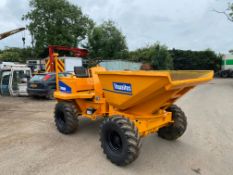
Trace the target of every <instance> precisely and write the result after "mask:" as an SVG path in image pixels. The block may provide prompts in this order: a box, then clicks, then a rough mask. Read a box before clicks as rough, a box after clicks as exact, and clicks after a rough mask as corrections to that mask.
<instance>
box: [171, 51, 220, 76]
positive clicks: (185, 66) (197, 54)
mask: <svg viewBox="0 0 233 175" xmlns="http://www.w3.org/2000/svg"><path fill="white" fill-rule="evenodd" d="M170 54H171V56H172V58H173V62H174V69H176V70H214V71H215V72H218V71H219V70H220V69H221V62H222V55H217V54H216V53H215V52H214V51H212V50H210V49H207V50H204V51H191V50H176V49H172V50H170Z"/></svg>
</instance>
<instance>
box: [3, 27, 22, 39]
mask: <svg viewBox="0 0 233 175" xmlns="http://www.w3.org/2000/svg"><path fill="white" fill-rule="evenodd" d="M24 30H25V28H24V27H21V28H18V29H14V30H11V31H8V32H4V33H1V34H0V40H2V39H4V38H6V37H8V36H10V35H14V34H15V33H18V32H21V31H24Z"/></svg>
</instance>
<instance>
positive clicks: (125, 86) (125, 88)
mask: <svg viewBox="0 0 233 175" xmlns="http://www.w3.org/2000/svg"><path fill="white" fill-rule="evenodd" d="M113 89H114V91H118V92H122V93H126V94H132V86H131V84H129V83H121V82H113Z"/></svg>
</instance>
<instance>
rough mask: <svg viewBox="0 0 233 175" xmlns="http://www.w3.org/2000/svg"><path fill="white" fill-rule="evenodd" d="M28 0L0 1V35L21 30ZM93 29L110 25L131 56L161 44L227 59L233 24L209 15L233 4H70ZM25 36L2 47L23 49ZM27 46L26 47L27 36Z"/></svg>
mask: <svg viewBox="0 0 233 175" xmlns="http://www.w3.org/2000/svg"><path fill="white" fill-rule="evenodd" d="M28 2H29V0H1V1H0V33H2V32H5V31H8V30H11V29H14V28H17V27H22V26H25V25H26V23H25V22H23V21H21V17H22V15H23V14H25V13H26V12H27V11H28V10H29V6H28ZM70 2H72V3H74V4H76V5H78V6H80V7H81V8H82V10H83V13H84V14H87V15H88V16H89V17H90V18H92V19H93V20H94V21H95V22H96V23H97V24H100V23H102V22H103V21H105V20H108V19H111V20H113V21H115V22H116V24H117V26H118V27H119V28H120V29H121V31H122V32H123V33H124V35H125V36H126V40H127V43H128V46H129V49H130V50H134V49H136V48H139V47H144V46H146V45H148V44H152V43H155V42H156V41H159V42H160V43H162V44H165V45H167V46H168V47H169V48H176V49H191V50H204V49H207V48H211V49H213V50H214V51H216V52H221V53H227V52H228V51H229V50H230V49H233V23H231V22H229V21H228V20H227V19H226V17H225V16H224V15H221V14H217V13H215V12H213V11H212V10H213V9H217V10H224V9H226V8H227V4H228V2H233V1H232V0H231V1H230V0H173V1H171V0H95V1H94V0H70ZM23 35H24V32H23V33H18V34H16V35H12V36H10V37H8V38H6V39H4V40H1V41H0V49H2V48H4V47H5V46H9V47H22V45H23V44H22V36H23ZM25 35H26V45H30V41H31V39H30V37H29V32H26V33H25Z"/></svg>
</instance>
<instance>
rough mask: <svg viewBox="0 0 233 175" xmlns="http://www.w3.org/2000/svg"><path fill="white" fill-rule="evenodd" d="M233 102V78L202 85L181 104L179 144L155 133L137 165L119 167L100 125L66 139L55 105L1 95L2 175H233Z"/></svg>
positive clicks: (87, 125)
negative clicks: (105, 147)
mask: <svg viewBox="0 0 233 175" xmlns="http://www.w3.org/2000/svg"><path fill="white" fill-rule="evenodd" d="M232 97H233V80H232V79H215V80H214V81H212V82H210V83H208V84H205V85H201V86H198V87H197V88H196V89H194V90H192V91H191V92H190V93H188V94H187V95H185V96H184V97H183V98H182V99H180V100H179V101H178V102H177V104H178V105H179V106H180V107H181V108H182V109H183V110H184V112H185V113H186V115H187V117H188V122H189V123H188V124H189V125H188V129H187V131H186V133H185V134H184V135H183V136H182V137H181V138H180V139H179V140H177V141H174V142H171V141H166V140H162V139H160V138H158V137H157V135H156V134H152V135H150V136H148V137H146V138H144V139H143V145H142V149H141V154H140V156H139V158H138V159H137V160H136V161H135V162H134V163H132V164H131V165H129V166H126V167H117V166H115V165H113V164H111V163H110V162H109V161H108V160H107V159H106V158H105V155H104V154H103V153H102V150H101V148H100V142H99V135H98V127H99V124H100V122H101V120H99V121H97V122H93V121H90V120H88V119H81V121H80V128H79V130H78V132H76V133H75V134H73V135H68V136H67V135H62V134H60V133H59V132H58V131H57V130H56V128H55V126H54V122H53V110H54V105H55V103H56V102H55V101H47V100H43V99H32V98H27V97H14V98H13V97H1V96H0V174H1V175H8V174H9V175H12V174H17V175H20V174H22V175H27V174H32V175H35V174H46V175H48V174H49V175H50V174H54V175H60V174H61V175H64V174H80V175H86V174H101V175H103V174H106V175H111V174H113V175H115V174H116V175H119V174H120V175H124V174H125V175H126V174H127V175H130V174H134V175H137V174H140V175H141V174H147V175H148V174H151V175H155V174H160V175H195V174H196V175H198V174H203V175H231V174H232V172H233V166H232V165H233V137H232V136H233V116H232V115H233V98H232Z"/></svg>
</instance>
